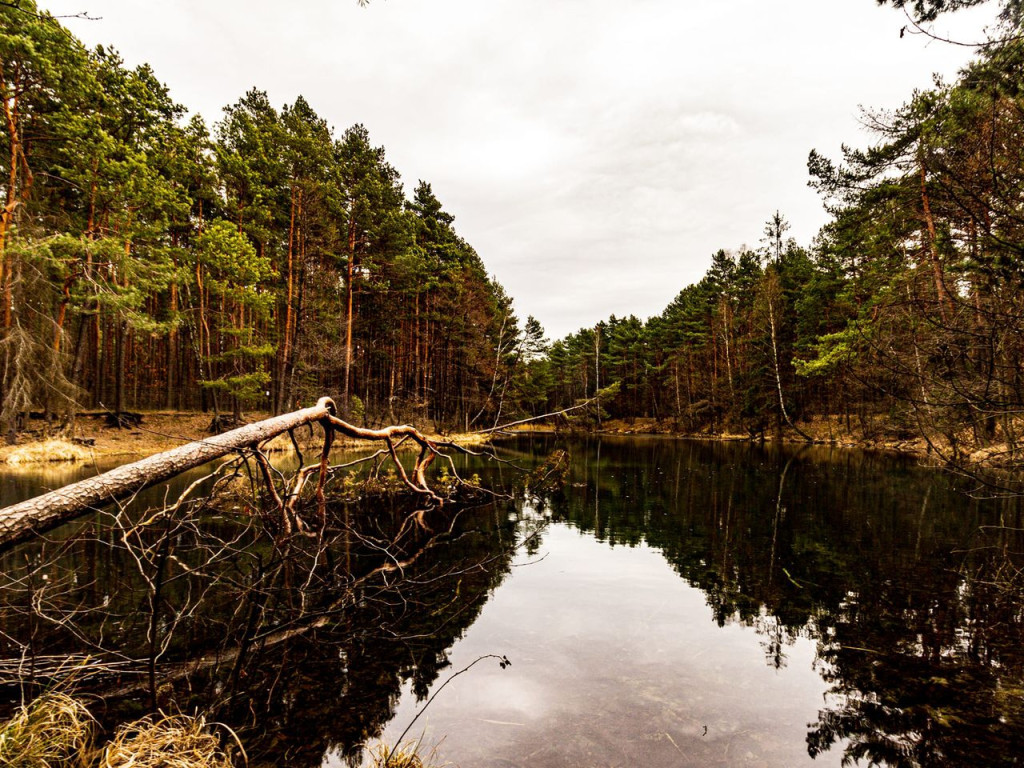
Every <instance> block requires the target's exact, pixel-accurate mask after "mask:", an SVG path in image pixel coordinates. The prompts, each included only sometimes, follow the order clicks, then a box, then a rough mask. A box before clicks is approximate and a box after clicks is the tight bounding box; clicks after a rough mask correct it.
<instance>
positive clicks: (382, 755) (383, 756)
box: [368, 741, 438, 768]
mask: <svg viewBox="0 0 1024 768" xmlns="http://www.w3.org/2000/svg"><path fill="white" fill-rule="evenodd" d="M421 746H422V744H421V743H420V742H419V741H411V742H408V743H407V744H399V745H397V746H395V747H389V746H388V745H387V744H384V743H383V742H382V743H380V744H377V745H376V746H374V747H371V748H370V749H369V750H368V752H369V754H370V768H437V766H438V763H437V762H435V759H436V757H437V755H436V750H431V751H430V754H428V755H427V756H426V757H424V756H423V755H421V754H420V748H421Z"/></svg>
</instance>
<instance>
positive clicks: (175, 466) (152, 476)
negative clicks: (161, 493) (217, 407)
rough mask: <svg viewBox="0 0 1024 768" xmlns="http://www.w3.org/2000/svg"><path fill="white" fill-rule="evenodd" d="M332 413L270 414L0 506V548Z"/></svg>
mask: <svg viewBox="0 0 1024 768" xmlns="http://www.w3.org/2000/svg"><path fill="white" fill-rule="evenodd" d="M333 414H334V403H333V402H332V401H331V399H330V398H327V397H323V398H321V399H320V400H319V401H318V402H317V404H316V405H315V406H313V407H312V408H304V409H302V410H300V411H295V412H293V413H287V414H284V415H282V416H275V417H274V418H271V419H266V420H265V421H260V422H257V423H255V424H248V425H246V426H244V427H240V428H239V429H235V430H232V431H230V432H225V433H224V434H222V435H217V436H216V437H211V438H209V439H205V440H201V441H198V442H194V443H189V444H187V445H183V446H181V447H179V448H174V449H172V450H170V451H165V452H164V453H158V454H156V455H155V456H150V457H149V458H146V459H142V460H141V461H136V462H133V463H131V464H125V465H124V466H121V467H118V468H117V469H114V470H111V471H110V472H107V473H105V474H102V475H99V476H98V477H93V478H89V479H88V480H81V481H79V482H77V483H73V484H71V485H68V486H65V487H64V488H60V489H58V490H56V491H51V492H50V493H46V494H43V495H42V496H37V497H36V498H34V499H29V500H27V501H23V502H21V503H20V504H14V505H12V506H10V507H7V508H6V509H0V549H2V548H6V547H9V546H11V545H13V544H17V543H19V542H22V541H26V540H28V539H30V538H32V537H33V536H37V535H39V534H41V533H45V532H46V531H49V530H52V529H53V528H56V527H57V526H58V525H60V524H62V523H64V522H67V521H69V520H73V519H75V518H76V517H80V516H82V515H84V514H88V513H89V512H92V511H95V510H96V509H98V508H99V507H102V506H104V505H106V504H112V503H114V502H117V501H120V500H122V499H126V498H128V497H130V496H133V495H134V494H136V493H138V492H139V491H141V490H143V489H144V488H148V487H150V486H152V485H156V484H157V483H160V482H163V481H165V480H168V479H170V478H172V477H174V476H175V475H177V474H180V473H181V472H185V471H187V470H190V469H194V468H195V467H198V466H201V465H203V464H205V463H207V462H209V461H213V460H214V459H219V458H221V457H222V456H225V455H227V454H229V453H231V452H232V451H236V450H239V449H242V448H247V447H249V446H252V445H256V444H258V443H261V442H263V441H264V440H267V439H269V438H272V437H275V436H276V435H279V434H281V433H283V432H287V431H288V430H289V429H295V428H296V427H300V426H302V425H304V424H309V423H312V422H314V421H324V420H326V419H328V418H329V417H330V416H332V415H333Z"/></svg>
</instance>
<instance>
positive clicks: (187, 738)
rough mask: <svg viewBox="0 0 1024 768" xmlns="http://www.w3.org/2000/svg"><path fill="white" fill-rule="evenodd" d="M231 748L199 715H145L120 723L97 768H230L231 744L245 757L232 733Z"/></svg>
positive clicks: (231, 764)
mask: <svg viewBox="0 0 1024 768" xmlns="http://www.w3.org/2000/svg"><path fill="white" fill-rule="evenodd" d="M229 733H230V736H231V738H232V740H233V745H232V747H225V746H224V745H223V744H222V739H221V738H220V737H218V736H217V735H216V734H215V733H214V732H213V731H212V730H211V729H210V728H209V727H207V724H206V720H205V718H203V717H202V716H196V717H189V716H187V715H161V716H159V717H153V716H148V717H144V718H142V719H141V720H137V721H135V722H133V723H128V724H126V725H123V726H121V728H119V729H118V731H117V733H115V734H114V738H113V739H112V740H111V742H110V743H109V744H107V746H106V747H105V748H104V750H103V755H102V757H101V758H100V763H99V768H232V766H233V765H234V760H233V757H232V753H233V752H234V749H233V746H237V747H238V750H239V752H240V755H241V757H242V760H243V761H244V760H245V752H244V751H243V750H242V748H241V744H240V743H239V742H238V739H237V737H235V735H234V733H231V732H230V730H229Z"/></svg>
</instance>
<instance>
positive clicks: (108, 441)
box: [0, 411, 484, 465]
mask: <svg viewBox="0 0 1024 768" xmlns="http://www.w3.org/2000/svg"><path fill="white" fill-rule="evenodd" d="M271 415H272V414H269V413H255V412H253V413H246V414H245V420H246V421H247V422H255V421H260V420H261V419H267V418H270V416H271ZM212 419H213V414H211V413H202V412H197V411H144V412H143V413H142V421H141V423H140V424H139V425H138V426H135V427H128V428H121V429H119V428H117V427H110V426H107V424H106V423H105V420H104V418H103V417H102V416H93V415H80V416H79V417H78V418H77V420H76V421H75V427H74V434H73V435H71V436H69V437H64V438H55V439H50V438H48V437H47V436H46V435H44V434H43V431H42V430H41V429H35V427H37V426H39V425H41V424H42V422H31V421H30V422H29V425H28V426H29V431H27V432H26V433H24V434H22V435H21V436H20V439H19V442H18V444H17V445H5V446H0V464H11V465H19V464H38V463H46V462H67V461H70V462H75V461H93V460H97V459H119V458H120V459H124V460H131V459H133V458H142V457H145V456H150V455H152V454H154V453H160V452H162V451H168V450H170V449H172V448H177V447H178V446H180V445H184V444H186V443H190V442H193V441H196V440H203V439H205V438H208V437H210V435H211V432H210V431H209V427H210V423H211V421H212ZM427 436H428V437H432V438H437V439H443V440H454V441H455V442H459V443H461V444H467V445H468V444H474V443H480V442H484V441H483V440H481V439H480V436H476V435H446V436H444V437H441V436H438V435H433V434H430V433H429V432H428V433H427ZM296 437H297V439H298V442H299V444H300V446H301V447H302V448H303V449H305V448H307V447H310V448H315V449H318V448H319V446H320V445H321V440H322V439H323V436H322V434H321V432H320V430H319V429H315V430H313V434H312V435H311V434H310V430H308V429H301V430H296ZM346 444H351V445H365V441H359V440H345V439H342V438H339V439H337V440H335V445H336V446H344V445H346ZM268 448H269V450H271V451H283V450H292V447H291V442H290V440H289V438H288V436H287V435H279V436H278V437H277V438H274V440H272V441H271V442H270V443H269V445H268Z"/></svg>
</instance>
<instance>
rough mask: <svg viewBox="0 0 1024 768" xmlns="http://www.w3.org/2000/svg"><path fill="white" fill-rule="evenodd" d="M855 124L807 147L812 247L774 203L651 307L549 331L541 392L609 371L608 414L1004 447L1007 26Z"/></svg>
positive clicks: (1016, 99) (1018, 366) (1016, 268)
mask: <svg viewBox="0 0 1024 768" xmlns="http://www.w3.org/2000/svg"><path fill="white" fill-rule="evenodd" d="M864 122H865V124H866V125H867V126H868V128H869V129H870V130H871V131H872V132H873V134H874V143H872V145H871V146H870V148H868V149H865V150H858V149H852V148H848V147H847V148H844V151H843V154H844V157H843V158H842V160H841V161H839V162H834V161H832V160H829V159H827V158H825V157H823V156H821V155H820V154H818V153H817V152H811V154H810V159H809V163H808V165H809V169H810V173H811V184H812V186H814V187H815V188H817V190H818V191H819V192H820V193H821V195H822V197H823V199H824V201H825V204H826V206H827V208H828V210H829V212H830V214H831V220H830V222H829V223H828V224H827V225H826V226H825V227H824V228H823V229H822V231H821V233H820V234H819V236H818V237H817V238H816V240H815V241H814V243H813V244H812V245H811V246H810V247H806V248H805V247H801V246H799V245H798V244H797V243H796V242H794V241H793V240H792V239H790V238H788V237H787V235H786V231H787V229H788V225H787V223H786V221H785V219H784V218H783V217H782V216H781V215H779V214H778V213H776V214H775V215H774V216H772V217H771V218H770V220H769V221H768V222H767V225H766V227H765V230H764V238H763V240H762V242H761V244H760V247H758V248H756V249H746V248H744V249H741V250H739V251H738V252H731V253H730V252H726V251H719V252H718V253H716V254H714V256H713V258H712V264H711V268H710V269H709V270H708V272H707V274H706V275H705V277H704V278H703V279H702V280H701V281H700V282H698V283H697V284H695V285H691V286H689V287H687V288H685V289H684V290H683V291H682V292H680V293H679V295H678V296H677V297H676V299H675V300H674V301H673V302H672V303H671V304H670V305H669V306H668V307H667V308H666V309H665V310H664V311H663V312H662V313H661V314H660V315H658V316H657V317H653V318H650V319H649V320H647V321H646V322H642V321H640V320H638V319H637V318H636V317H628V318H616V317H611V318H610V319H609V320H607V321H606V322H602V323H600V324H599V325H598V326H597V327H596V328H589V329H583V330H581V331H579V332H578V333H575V334H572V335H570V336H568V337H567V338H565V339H563V340H561V341H558V342H556V343H555V344H554V345H553V346H552V347H551V349H550V352H549V358H548V359H549V364H550V371H549V376H550V377H551V387H550V392H551V393H552V398H551V402H550V403H549V407H552V406H555V405H558V404H566V403H570V402H572V401H574V400H576V399H578V398H581V397H583V396H585V395H592V394H593V393H594V392H595V391H596V390H597V389H599V388H601V387H604V386H605V385H607V384H611V383H612V382H621V388H620V390H619V391H618V393H617V395H616V396H615V397H614V399H611V400H610V401H607V402H606V403H605V410H606V411H607V412H608V414H609V415H611V416H618V417H624V418H632V417H655V418H659V419H669V420H674V421H676V422H678V424H679V425H680V427H681V428H682V429H684V430H686V431H701V430H708V431H723V430H737V431H748V432H751V433H763V432H765V431H768V432H772V431H777V430H783V429H784V430H786V431H787V432H788V433H789V434H793V435H794V436H795V431H799V430H800V427H801V424H802V423H803V424H805V425H806V424H807V423H808V422H809V421H810V420H812V419H814V418H815V417H822V416H829V417H836V416H838V417H839V419H838V420H837V419H835V418H833V419H832V421H833V424H834V425H835V426H837V427H838V428H839V429H840V430H841V431H844V432H845V431H847V430H848V431H849V432H852V433H854V434H864V433H865V432H867V433H871V432H873V431H876V430H881V431H885V432H887V433H889V434H895V435H896V436H897V437H900V436H902V437H906V438H910V437H920V436H925V437H935V438H936V440H937V441H941V442H942V443H943V445H944V447H945V448H947V449H948V450H949V451H950V452H951V454H952V455H953V456H956V455H959V454H962V453H964V452H970V451H977V450H979V449H981V448H985V449H987V450H989V451H995V452H1001V451H1006V452H1007V453H1006V454H1005V455H1003V456H1002V457H1001V458H1002V459H1003V460H1007V459H1012V458H1014V457H1018V456H1019V453H1018V450H1019V449H1018V441H1019V432H1020V429H1021V428H1022V427H1024V420H1022V418H1021V417H1022V415H1024V357H1022V352H1024V290H1022V289H1024V44H1022V40H1021V38H1020V37H1016V38H1011V41H1010V42H1007V43H1004V44H1002V45H998V46H992V47H990V48H988V49H987V50H986V51H985V52H984V53H983V55H981V56H980V57H979V59H978V60H977V61H976V62H975V63H973V64H971V65H970V66H969V67H968V68H967V69H966V70H964V71H963V72H962V73H961V75H960V76H959V78H958V79H957V81H956V82H955V83H954V84H941V83H939V84H936V85H935V87H933V88H932V89H930V90H927V91H923V92H918V93H915V94H914V95H913V97H912V98H911V99H910V100H909V101H908V102H907V103H906V104H905V105H904V106H902V107H901V108H900V109H897V110H895V111H892V112H866V113H865V115H864ZM595 337H596V339H595ZM595 358H596V359H595ZM1004 463H1005V461H1004Z"/></svg>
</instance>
